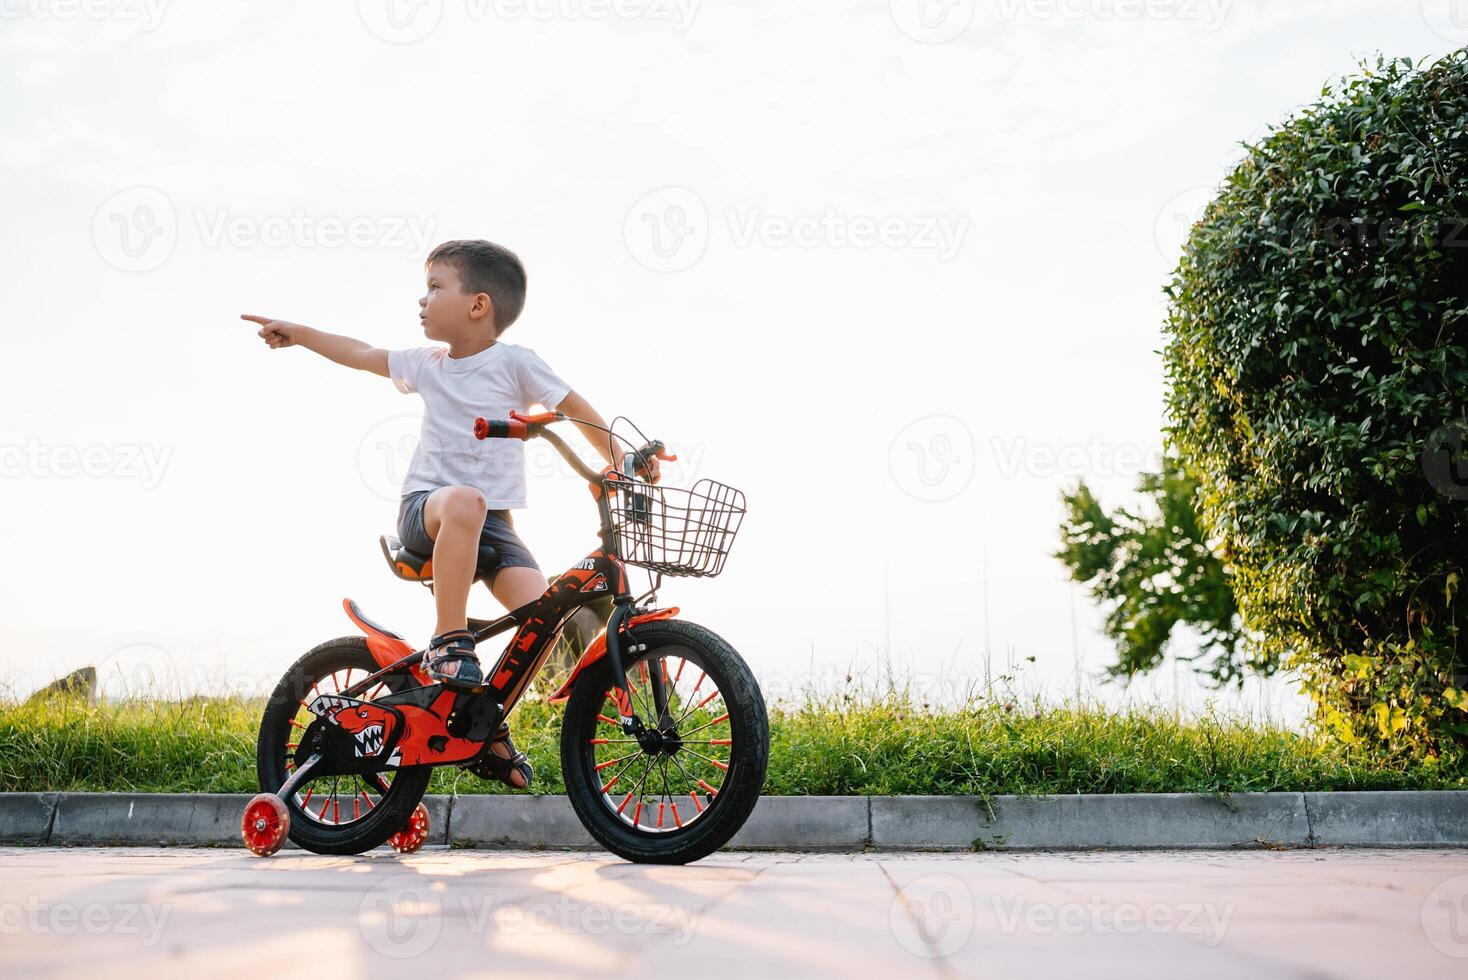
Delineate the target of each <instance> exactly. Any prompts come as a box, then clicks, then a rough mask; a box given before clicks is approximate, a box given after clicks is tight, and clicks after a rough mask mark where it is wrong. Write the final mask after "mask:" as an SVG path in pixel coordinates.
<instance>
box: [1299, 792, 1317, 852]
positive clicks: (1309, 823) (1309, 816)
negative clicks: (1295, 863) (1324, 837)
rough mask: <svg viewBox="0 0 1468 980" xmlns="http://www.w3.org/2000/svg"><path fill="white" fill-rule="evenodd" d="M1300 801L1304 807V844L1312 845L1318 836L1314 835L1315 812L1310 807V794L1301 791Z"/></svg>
mask: <svg viewBox="0 0 1468 980" xmlns="http://www.w3.org/2000/svg"><path fill="white" fill-rule="evenodd" d="M1300 801H1301V803H1302V805H1303V806H1304V807H1305V846H1307V847H1314V846H1315V842H1316V841H1317V840H1319V838H1318V837H1316V836H1315V814H1314V812H1312V810H1311V807H1310V794H1309V793H1301V794H1300Z"/></svg>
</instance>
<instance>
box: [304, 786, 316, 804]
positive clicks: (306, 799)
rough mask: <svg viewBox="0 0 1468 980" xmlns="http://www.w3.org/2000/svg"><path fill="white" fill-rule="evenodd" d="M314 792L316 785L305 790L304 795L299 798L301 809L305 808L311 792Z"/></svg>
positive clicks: (309, 800)
mask: <svg viewBox="0 0 1468 980" xmlns="http://www.w3.org/2000/svg"><path fill="white" fill-rule="evenodd" d="M314 792H316V787H314V786H312V787H311V788H310V789H308V790H306V795H305V796H304V797H303V798H302V799H301V809H302V810H304V809H306V804H307V803H310V802H311V794H312V793H314Z"/></svg>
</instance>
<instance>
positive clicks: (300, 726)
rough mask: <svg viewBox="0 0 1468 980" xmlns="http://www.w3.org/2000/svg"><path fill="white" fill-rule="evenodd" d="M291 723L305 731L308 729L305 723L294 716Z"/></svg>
mask: <svg viewBox="0 0 1468 980" xmlns="http://www.w3.org/2000/svg"><path fill="white" fill-rule="evenodd" d="M291 724H292V725H295V726H296V727H297V728H299V729H300V730H301V731H303V732H304V731H305V730H306V726H305V725H303V724H301V723H300V722H298V721H296V720H295V719H294V718H292V719H291Z"/></svg>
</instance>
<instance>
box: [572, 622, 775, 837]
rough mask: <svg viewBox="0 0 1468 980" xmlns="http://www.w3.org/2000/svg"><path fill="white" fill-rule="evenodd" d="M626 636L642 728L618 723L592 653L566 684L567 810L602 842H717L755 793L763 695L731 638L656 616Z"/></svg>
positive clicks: (607, 673) (763, 746)
mask: <svg viewBox="0 0 1468 980" xmlns="http://www.w3.org/2000/svg"><path fill="white" fill-rule="evenodd" d="M636 636H637V642H638V643H640V644H643V645H645V647H646V649H645V650H644V651H643V652H642V653H640V654H638V655H637V656H636V657H634V658H632V659H631V660H629V661H628V662H627V664H626V665H625V666H626V669H627V680H628V684H629V685H630V686H631V688H632V689H631V691H630V692H629V693H630V694H631V696H632V700H633V704H634V706H635V710H636V712H637V714H638V717H640V718H641V719H642V720H643V723H644V725H645V726H646V727H647V728H648V729H649V732H648V733H646V734H645V735H644V737H643V738H641V739H635V738H632V737H630V736H628V735H627V734H625V733H624V732H623V731H622V729H621V727H620V725H619V724H618V722H617V717H616V714H617V712H616V707H615V703H614V702H613V700H612V696H611V688H612V678H611V668H610V666H609V665H608V664H606V662H605V661H603V662H601V663H599V664H598V665H597V666H596V668H594V669H593V670H592V671H590V672H588V674H587V676H584V677H582V678H581V679H580V680H578V681H577V683H576V686H575V687H574V688H572V691H571V697H570V699H569V702H568V703H567V705H566V717H565V721H564V723H563V725H562V730H561V769H562V774H563V776H564V778H565V782H566V792H567V794H568V795H569V796H570V798H571V804H572V806H573V807H575V809H576V815H577V816H578V817H579V818H580V819H581V822H582V824H584V825H585V827H586V829H587V831H589V832H590V833H591V835H592V836H593V837H595V838H596V839H597V841H598V842H600V843H601V844H602V846H604V847H605V848H606V849H607V850H609V851H611V852H612V853H614V854H617V855H618V856H620V857H623V858H626V859H627V860H629V861H637V862H644V863H653V864H686V863H688V862H690V861H696V860H698V859H699V858H702V857H704V856H706V855H708V854H710V853H712V852H713V851H715V850H718V849H719V848H720V847H723V846H724V845H725V844H726V843H728V841H729V839H730V838H731V837H733V836H734V834H735V833H737V832H738V830H739V828H740V827H742V826H743V825H744V821H745V820H746V819H748V817H749V814H750V811H752V810H753V809H754V805H755V802H756V801H757V800H758V799H759V793H760V789H761V787H762V786H763V785H764V780H765V768H766V766H767V765H768V761H769V720H768V717H767V716H766V712H765V702H764V697H763V696H762V695H761V694H760V690H759V686H758V684H756V683H755V680H754V675H753V674H752V673H750V670H749V667H748V665H746V664H745V663H744V660H743V659H742V658H741V657H740V656H739V654H738V653H736V652H735V651H734V648H733V647H731V646H729V644H728V643H726V642H725V641H724V640H723V639H721V638H720V637H719V636H717V635H715V634H714V633H712V632H711V631H709V630H707V629H704V628H703V627H701V626H696V625H694V624H692V623H684V622H679V621H677V620H663V621H659V622H654V623H646V624H644V625H642V626H638V627H637V629H636ZM659 680H660V681H661V687H662V689H663V690H664V692H665V697H664V699H663V703H662V704H659V703H658V698H657V696H656V693H655V691H656V689H657V687H658V686H659V684H658V683H657V681H659Z"/></svg>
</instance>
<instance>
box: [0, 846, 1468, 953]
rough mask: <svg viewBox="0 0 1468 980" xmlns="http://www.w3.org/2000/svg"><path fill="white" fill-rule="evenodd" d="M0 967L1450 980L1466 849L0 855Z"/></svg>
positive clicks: (1464, 906) (1460, 934)
mask: <svg viewBox="0 0 1468 980" xmlns="http://www.w3.org/2000/svg"><path fill="white" fill-rule="evenodd" d="M0 972H3V974H4V975H6V976H11V977H43V976H56V977H73V976H75V977H80V976H96V975H102V976H106V977H108V978H109V980H110V978H112V977H149V978H154V977H173V976H187V977H195V978H201V977H207V978H214V977H224V976H248V977H251V978H268V980H276V978H283V977H293V976H301V977H311V978H335V977H343V976H345V977H353V978H357V977H387V976H390V977H393V978H396V980H447V978H451V977H458V976H471V975H481V976H490V975H496V976H501V977H504V976H529V975H534V976H538V977H545V976H579V975H588V976H589V975H594V976H598V977H618V976H624V977H634V976H635V977H639V978H647V980H655V978H661V977H669V978H672V977H680V978H682V977H698V978H703V977H722V976H731V977H733V976H737V977H741V978H751V977H753V978H756V980H775V978H780V977H785V976H837V977H842V978H847V980H849V978H853V977H855V978H875V977H902V978H906V977H909V976H917V977H921V976H933V977H945V976H946V977H959V976H962V977H985V978H991V977H1064V978H1067V980H1073V978H1087V980H1090V978H1096V977H1127V978H1129V980H1130V978H1138V977H1166V978H1168V980H1175V978H1178V977H1185V978H1187V980H1203V978H1207V977H1249V978H1251V980H1252V978H1256V977H1302V978H1304V977H1312V978H1314V977H1362V978H1371V980H1380V978H1388V980H1406V978H1409V977H1410V978H1414V980H1415V978H1424V977H1464V976H1468V851H1463V850H1456V851H1452V850H1448V851H1416V850H1397V851H1387V850H1377V851H1365V850H1357V851H1337V850H1313V851H1311V850H1299V851H1248V852H1242V851H1228V852H1220V851H1213V852H1203V851H1187V852H1150V853H1139V852H1130V853H1127V852H1104V853H1080V854H1055V853H1049V854H1013V853H1010V854H1000V853H981V854H962V855H960V854H882V853H871V854H843V855H816V854H774V853H750V852H743V853H741V852H725V853H722V854H719V855H716V856H714V857H712V858H709V859H707V860H705V861H703V862H700V863H699V864H695V865H692V866H690V867H686V868H664V867H648V866H636V865H631V864H626V863H623V862H621V861H617V860H614V859H611V858H609V857H606V856H604V855H599V854H586V853H573V852H543V853H528V852H503V851H498V852H496V851H479V852H475V851H462V850H453V851H451V850H425V851H424V852H422V853H420V854H417V855H414V856H412V857H408V858H403V857H399V856H397V855H394V854H392V853H391V852H386V851H383V852H377V853H374V854H372V855H371V856H367V857H362V858H352V859H345V858H328V857H319V856H314V855H305V854H301V853H300V852H286V853H282V854H277V855H276V856H275V857H273V858H269V859H258V858H253V857H251V856H250V855H248V854H244V853H241V852H238V851H230V850H187V849H174V850H155V849H141V848H137V849H107V850H103V849H76V850H66V849H56V848H45V849H29V848H0Z"/></svg>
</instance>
